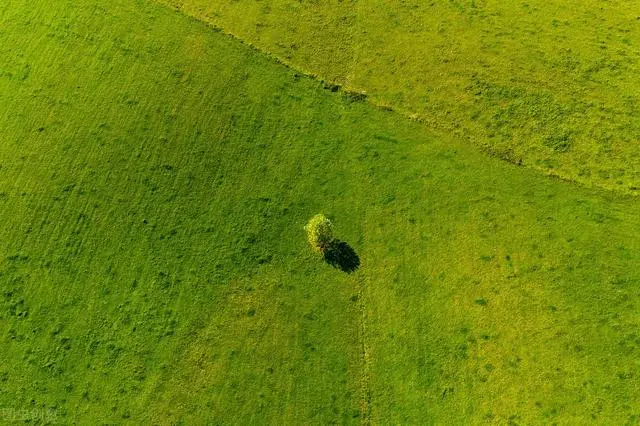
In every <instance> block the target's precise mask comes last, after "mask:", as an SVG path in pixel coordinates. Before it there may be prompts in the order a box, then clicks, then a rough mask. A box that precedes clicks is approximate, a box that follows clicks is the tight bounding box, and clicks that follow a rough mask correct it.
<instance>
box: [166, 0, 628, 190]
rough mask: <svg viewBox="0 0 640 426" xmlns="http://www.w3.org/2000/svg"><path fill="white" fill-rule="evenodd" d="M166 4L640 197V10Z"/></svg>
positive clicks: (414, 110) (584, 5) (514, 154)
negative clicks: (638, 78)
mask: <svg viewBox="0 0 640 426" xmlns="http://www.w3.org/2000/svg"><path fill="white" fill-rule="evenodd" d="M154 1H158V2H160V3H163V4H167V5H169V6H172V7H175V8H177V9H178V10H180V11H182V12H183V13H186V14H189V15H192V16H195V17H197V18H199V19H202V20H205V21H207V22H211V23H213V24H215V25H217V26H219V27H220V28H223V29H224V30H225V31H228V32H230V33H232V34H234V35H236V36H238V37H239V38H241V39H244V40H246V41H248V42H251V43H253V44H255V45H256V46H258V47H259V48H260V49H263V50H264V51H267V52H271V53H273V54H275V55H277V56H278V57H279V58H282V59H283V60H285V61H287V62H288V63H290V64H292V65H293V66H294V67H296V68H299V69H302V70H306V71H308V72H309V73H311V74H314V75H317V76H319V77H320V78H322V79H325V80H328V81H332V82H335V83H338V84H341V85H344V86H345V87H348V88H350V89H352V90H358V91H360V90H365V91H367V93H368V95H369V98H370V99H371V100H372V101H373V102H374V103H377V104H382V105H388V106H390V107H393V108H394V109H396V110H398V111H400V112H402V113H403V114H406V115H410V116H412V117H414V118H415V119H417V120H420V121H422V122H424V123H425V125H427V126H429V127H431V128H435V129H440V130H445V131H447V132H449V133H450V134H455V135H456V137H457V138H458V139H463V140H467V141H468V142H469V143H471V144H474V145H476V146H479V147H481V148H482V149H483V150H484V151H485V152H487V153H490V154H491V155H494V156H496V157H498V158H501V159H503V160H505V161H509V162H512V163H515V164H523V165H525V166H527V167H530V168H534V169H536V170H538V171H540V172H542V173H544V174H551V175H555V176H560V177H562V178H564V179H568V180H572V181H575V182H579V183H580V184H582V185H585V186H589V187H590V186H595V187H600V188H608V189H612V190H615V191H618V192H621V193H631V194H635V195H637V194H638V191H639V188H640V154H639V153H640V110H639V104H638V97H639V96H640V85H638V83H637V75H638V74H640V51H639V50H638V43H640V41H639V40H640V15H639V12H638V8H637V7H636V4H634V3H633V2H628V1H624V0H613V1H607V2H605V3H603V2H600V1H596V0H588V1H570V2H567V1H564V0H532V1H527V2H504V1H496V0H464V1H463V0H450V1H444V0H440V1H430V2H424V1H419V0H409V1H402V2H381V1H367V0H359V1H342V0H330V1H322V2H301V1H297V0H277V1H270V2H257V1H253V0H237V1H232V2H230V1H221V0H154Z"/></svg>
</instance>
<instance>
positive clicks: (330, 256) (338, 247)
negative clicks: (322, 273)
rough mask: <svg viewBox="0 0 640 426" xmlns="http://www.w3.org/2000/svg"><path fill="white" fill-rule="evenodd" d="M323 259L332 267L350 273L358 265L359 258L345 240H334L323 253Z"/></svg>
mask: <svg viewBox="0 0 640 426" xmlns="http://www.w3.org/2000/svg"><path fill="white" fill-rule="evenodd" d="M324 260H325V262H327V263H328V264H329V265H331V266H333V267H334V268H337V269H340V270H341V271H343V272H346V273H348V274H350V273H351V272H353V271H355V270H356V269H358V268H359V267H360V258H359V257H358V255H357V254H356V252H355V250H354V249H353V248H352V247H351V246H350V245H349V244H347V243H346V242H344V241H340V240H336V241H334V242H333V243H331V245H330V246H329V249H328V250H327V251H326V252H325V253H324Z"/></svg>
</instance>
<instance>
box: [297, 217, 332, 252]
mask: <svg viewBox="0 0 640 426" xmlns="http://www.w3.org/2000/svg"><path fill="white" fill-rule="evenodd" d="M304 229H305V231H307V240H309V244H311V248H312V249H313V250H314V251H315V252H317V253H320V254H325V253H326V252H327V250H329V247H330V246H331V243H332V242H333V241H334V238H333V224H332V223H331V221H330V220H329V219H327V217H326V216H325V215H323V214H317V215H315V216H314V217H312V218H311V219H310V220H309V223H307V225H306V226H305V227H304Z"/></svg>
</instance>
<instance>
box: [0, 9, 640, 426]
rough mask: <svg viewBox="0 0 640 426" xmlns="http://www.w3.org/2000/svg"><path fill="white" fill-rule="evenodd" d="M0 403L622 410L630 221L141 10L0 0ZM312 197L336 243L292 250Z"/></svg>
mask: <svg viewBox="0 0 640 426" xmlns="http://www.w3.org/2000/svg"><path fill="white" fill-rule="evenodd" d="M0 28H1V31H0V58H2V59H0V124H1V125H0V141H1V142H0V166H1V167H0V203H1V205H2V209H1V210H0V215H1V217H0V219H1V222H0V240H1V241H2V242H3V243H2V245H0V291H1V296H0V332H1V334H0V342H1V343H0V344H1V345H2V346H1V347H2V351H1V355H0V356H1V357H2V358H1V362H0V407H2V408H11V409H29V408H39V409H40V408H41V409H52V410H54V412H55V413H56V416H57V418H58V420H59V421H61V422H62V423H78V424H104V423H109V424H112V423H130V424H145V423H151V422H153V423H160V424H173V423H182V424H202V423H214V424H263V423H268V424H326V423H362V422H365V423H366V422H371V423H374V424H382V423H384V424H386V423H431V424H442V423H445V422H446V423H448V424H451V423H455V424H463V423H464V424H478V423H483V422H499V423H507V422H512V423H524V424H548V423H551V422H557V423H565V424H567V423H570V424H584V423H588V422H595V423H604V424H625V423H628V424H634V423H637V422H638V421H640V411H638V407H639V406H640V387H639V386H638V382H637V381H638V377H640V376H639V375H640V364H639V363H638V359H639V355H640V354H639V352H640V334H639V333H638V331H637V330H638V323H639V322H640V317H639V315H638V313H637V312H638V311H637V309H638V306H639V304H640V291H639V289H640V267H639V265H640V242H639V240H638V236H639V235H640V219H639V218H638V201H637V199H636V198H635V197H624V196H614V195H613V194H612V193H608V192H601V191H595V190H590V189H586V188H582V187H578V186H576V185H572V184H570V183H567V182H563V181H560V180H556V179H551V178H548V177H545V176H542V175H541V174H539V173H537V172H535V171H534V170H531V169H527V168H523V167H517V166H515V165H511V164H509V163H505V162H503V161H500V160H498V159H496V158H491V157H487V156H486V155H485V154H483V153H482V152H481V151H480V150H478V149H476V148H474V147H473V146H471V145H469V144H468V143H467V142H465V141H464V140H460V139H458V138H456V137H447V136H445V135H444V133H442V132H438V133H435V132H434V131H432V130H429V129H428V128H427V127H425V126H424V125H423V124H421V123H419V122H415V121H411V120H407V119H405V118H403V117H402V116H401V115H399V114H396V113H395V112H392V111H388V110H385V109H382V108H376V107H374V106H372V105H371V104H370V103H367V102H362V100H361V99H360V98H359V97H357V96H353V95H351V94H349V93H346V92H344V91H340V90H339V91H332V90H330V88H329V89H327V88H325V87H324V86H323V84H321V83H319V82H317V81H315V80H313V79H310V78H307V77H305V76H302V75H300V74H297V73H296V72H295V71H293V70H291V69H289V68H287V67H285V66H283V65H281V64H279V63H277V62H276V61H274V60H272V59H270V58H268V57H266V56H265V55H263V54H261V53H260V52H258V51H256V50H255V49H252V48H250V47H248V46H246V45H244V44H242V43H240V42H238V41H237V40H234V39H232V38H230V37H228V36H226V35H224V34H221V33H220V32H217V31H214V30H213V29H212V28H211V27H210V26H208V25H206V24H204V23H202V22H200V21H197V20H195V19H191V18H189V17H186V16H184V15H183V14H181V13H176V12H174V11H171V10H170V9H168V8H166V7H164V6H159V5H157V4H155V3H150V2H144V1H129V0H113V1H111V2H108V3H105V2H98V1H97V0H74V1H71V0H53V1H51V0H49V1H46V2H45V1H43V0H36V1H26V0H8V1H7V2H5V3H3V5H2V6H0ZM317 212H324V213H326V214H327V215H328V216H329V217H330V218H332V219H333V221H334V223H335V226H336V232H337V234H338V237H339V238H340V239H342V240H344V241H346V242H348V243H349V244H350V245H351V246H352V247H353V248H354V249H355V251H356V252H357V254H358V256H359V257H360V260H361V266H360V268H359V269H358V270H357V271H355V272H354V273H352V274H347V273H344V272H342V271H340V270H339V269H335V268H332V267H331V266H329V265H327V264H326V263H324V262H323V261H322V260H321V259H318V258H316V257H315V256H314V255H313V254H312V253H311V252H310V250H309V248H308V246H307V243H306V241H305V238H304V232H303V230H302V227H303V225H304V224H305V222H306V220H307V219H308V218H309V217H310V216H312V215H313V214H315V213H317Z"/></svg>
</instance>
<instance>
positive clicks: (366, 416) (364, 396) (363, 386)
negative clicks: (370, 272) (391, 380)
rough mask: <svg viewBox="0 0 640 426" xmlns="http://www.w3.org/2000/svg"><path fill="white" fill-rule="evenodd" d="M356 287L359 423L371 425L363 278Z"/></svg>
mask: <svg viewBox="0 0 640 426" xmlns="http://www.w3.org/2000/svg"><path fill="white" fill-rule="evenodd" d="M355 281H356V285H357V286H358V313H359V314H360V362H361V368H362V373H361V375H360V392H361V395H360V423H361V424H364V425H369V424H371V387H370V386H369V382H370V376H369V348H368V347H367V313H366V307H365V303H364V291H365V282H364V281H366V280H364V279H363V278H360V277H358V278H356V280H355Z"/></svg>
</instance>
